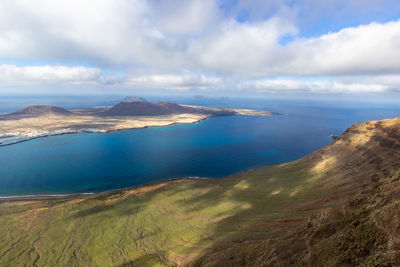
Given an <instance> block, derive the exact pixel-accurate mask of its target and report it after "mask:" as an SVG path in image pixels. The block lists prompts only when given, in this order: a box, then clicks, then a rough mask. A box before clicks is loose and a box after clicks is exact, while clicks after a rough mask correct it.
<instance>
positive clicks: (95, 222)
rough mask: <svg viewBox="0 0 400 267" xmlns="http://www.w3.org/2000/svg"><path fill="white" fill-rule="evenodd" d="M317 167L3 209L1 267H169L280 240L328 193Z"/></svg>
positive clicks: (263, 170) (291, 167) (16, 204)
mask: <svg viewBox="0 0 400 267" xmlns="http://www.w3.org/2000/svg"><path fill="white" fill-rule="evenodd" d="M311 167H313V166H306V165H305V164H304V163H296V162H295V163H290V164H283V165H279V166H273V167H267V168H261V169H257V170H252V171H248V172H245V173H242V174H240V175H237V176H234V177H230V178H225V179H215V180H181V181H175V182H170V183H164V184H159V185H154V186H149V187H146V188H140V189H133V190H127V191H122V192H117V193H109V194H103V195H98V196H94V197H89V198H81V199H73V200H62V201H61V200H51V201H32V202H10V203H3V204H1V205H0V214H1V216H0V225H1V227H0V256H1V257H0V265H2V266H3V265H7V264H8V263H13V265H20V266H23V265H29V266H32V265H39V266H41V265H47V266H56V265H58V266H77V265H80V266H129V264H131V265H138V266H143V265H147V266H157V265H159V266H168V265H176V264H181V263H184V262H190V261H191V260H193V259H195V258H196V257H197V256H198V255H200V254H201V253H203V252H206V251H207V250H208V249H211V250H212V249H214V248H218V247H224V246H230V244H232V243H235V242H241V241H243V240H247V239H257V238H265V237H271V236H277V235H279V234H280V233H281V232H282V231H284V230H285V228H286V227H290V226H292V224H295V223H296V222H297V221H299V220H301V216H303V215H305V214H307V212H308V211H307V209H301V208H296V206H298V205H300V204H301V203H303V202H304V203H305V202H307V201H309V200H312V199H315V198H316V197H318V195H320V194H321V193H323V191H321V190H316V188H317V187H316V186H317V185H319V184H321V181H322V179H320V178H321V174H320V173H319V172H312V171H311ZM290 218H292V219H290ZM283 219H286V220H283ZM287 219H289V220H287ZM124 264H125V265H124Z"/></svg>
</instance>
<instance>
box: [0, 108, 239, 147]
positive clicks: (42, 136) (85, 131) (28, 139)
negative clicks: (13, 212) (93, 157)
mask: <svg viewBox="0 0 400 267" xmlns="http://www.w3.org/2000/svg"><path fill="white" fill-rule="evenodd" d="M235 116H236V115H235ZM210 117H212V116H211V115H208V116H206V117H203V118H199V119H198V120H195V121H192V122H180V121H175V122H171V123H169V124H165V125H144V126H137V127H132V128H119V129H112V130H104V131H88V130H82V131H80V130H76V131H71V132H62V133H54V134H46V135H40V136H33V137H27V136H19V137H25V139H22V140H17V141H15V142H10V143H6V144H3V143H0V147H3V146H11V145H15V144H18V143H22V142H26V141H31V140H33V139H37V138H44V137H50V136H59V135H67V134H85V133H97V134H106V133H111V132H116V131H123V130H134V129H146V128H150V127H167V126H172V125H175V124H189V123H192V124H195V123H198V122H200V121H203V120H206V119H208V118H210ZM10 138H11V137H10Z"/></svg>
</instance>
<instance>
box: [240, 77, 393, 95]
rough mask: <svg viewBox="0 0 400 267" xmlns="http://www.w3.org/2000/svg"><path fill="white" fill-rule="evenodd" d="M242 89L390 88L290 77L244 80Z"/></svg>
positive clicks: (375, 90) (323, 90)
mask: <svg viewBox="0 0 400 267" xmlns="http://www.w3.org/2000/svg"><path fill="white" fill-rule="evenodd" d="M239 88H240V89H242V90H250V91H257V92H260V93H263V92H264V93H265V92H269V93H271V92H272V93H277V92H289V93H290V92H314V93H379V92H384V91H385V90H387V89H388V88H389V86H388V85H385V84H379V83H371V84H368V83H357V82H349V83H344V82H339V81H299V80H290V79H276V80H258V81H250V82H242V83H240V84H239Z"/></svg>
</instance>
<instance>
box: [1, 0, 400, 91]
mask: <svg viewBox="0 0 400 267" xmlns="http://www.w3.org/2000/svg"><path fill="white" fill-rule="evenodd" d="M38 7H40V8H38ZM399 58H400V3H399V2H398V1H394V0H347V1H344V0H323V1H313V0H299V1H294V0H267V1H265V0H264V1H260V0H246V1H241V0H236V1H227V0H225V1H218V0H187V1H178V0H164V1H162V0H148V1H144V0H130V1H128V0H114V1H109V0H87V1H77V0H69V1H67V0H58V1H51V0H37V1H35V2H33V1H28V0H4V1H1V3H0V93H30V94H32V93H62V94H66V93H67V94H68V93H71V94H79V93H95V94H96V93H99V94H104V93H107V94H110V93H111V94H112V93H123V94H148V93H160V94H169V93H171V94H172V93H173V94H193V93H196V94H206V95H213V94H215V95H222V94H230V95H232V94H233V95H234V94H237V95H268V94H281V93H283V94H285V95H290V94H301V93H305V94H307V95H309V94H319V95H323V94H349V95H352V94H377V95H380V96H382V95H397V94H398V92H399V91H400V60H398V59H399Z"/></svg>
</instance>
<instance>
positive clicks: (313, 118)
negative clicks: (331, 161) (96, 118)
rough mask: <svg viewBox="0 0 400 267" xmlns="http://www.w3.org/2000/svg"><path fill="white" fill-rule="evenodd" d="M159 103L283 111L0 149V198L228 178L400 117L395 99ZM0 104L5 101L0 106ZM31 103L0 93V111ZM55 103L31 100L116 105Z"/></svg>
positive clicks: (97, 102) (50, 139)
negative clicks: (357, 126) (361, 125)
mask: <svg viewBox="0 0 400 267" xmlns="http://www.w3.org/2000/svg"><path fill="white" fill-rule="evenodd" d="M18 99H19V100H18ZM57 99H58V98H57ZM151 100H153V99H151ZM162 100H169V101H174V102H177V103H182V104H193V105H205V106H214V107H237V108H251V109H258V110H267V111H274V112H279V113H281V114H282V115H280V116H271V117H257V116H226V117H212V118H208V119H206V120H204V121H201V122H198V123H195V124H176V125H172V126H168V127H150V128H146V129H132V130H122V131H116V132H111V133H106V134H97V133H85V134H70V135H60V136H50V137H44V138H38V139H33V140H30V141H26V142H22V143H18V144H14V145H10V146H3V147H0V196H15V195H35V194H68V193H92V192H101V191H107V190H113V189H119V188H125V187H130V186H139V185H143V184H149V183H154V182H158V181H164V180H168V179H175V178H182V177H200V178H217V177H225V176H229V175H232V174H235V173H238V172H241V171H244V170H247V169H252V168H257V167H260V166H265V165H274V164H279V163H283V162H288V161H292V160H296V159H298V158H300V157H302V156H304V155H306V154H308V153H311V152H313V151H315V150H317V149H319V148H322V147H323V146H325V145H327V144H329V143H330V142H332V141H333V140H332V138H331V137H330V135H331V134H333V133H334V134H337V135H340V134H341V133H342V132H343V131H344V130H346V129H347V128H348V127H350V126H351V125H352V124H354V123H356V122H361V121H366V120H379V119H384V118H393V117H397V116H400V107H399V106H398V105H396V103H392V104H391V103H370V102H351V101H346V102H341V101H333V100H332V101H330V100H323V101H322V100H307V99H296V100H287V99H246V100H243V99H224V98H221V99H203V98H186V99H185V98H176V99H173V98H169V99H162ZM2 101H3V102H4V103H7V105H1V104H2V103H1V102H2ZM18 101H19V102H18ZM29 101H30V102H32V100H31V99H26V98H25V99H22V100H21V98H9V99H5V98H3V99H2V100H0V106H2V108H3V109H2V110H1V109H0V113H1V112H3V113H4V112H10V111H14V110H15V109H16V108H20V107H23V106H24V105H27V104H33V103H28V102H29ZM57 101H58V102H57ZM57 101H56V98H46V99H36V102H35V103H37V104H39V103H40V104H55V103H56V104H57V103H58V104H59V103H61V106H63V107H66V108H81V107H82V108H83V107H88V106H89V105H90V106H95V105H98V106H100V105H111V104H115V103H116V102H117V97H114V98H107V99H104V98H98V99H91V101H87V100H86V101H85V100H84V99H83V100H79V99H78V98H76V99H75V98H73V99H67V100H65V101H64V102H62V101H60V100H59V99H58V100H57ZM79 101H81V102H79ZM4 103H3V104H4ZM62 103H64V104H62Z"/></svg>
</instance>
